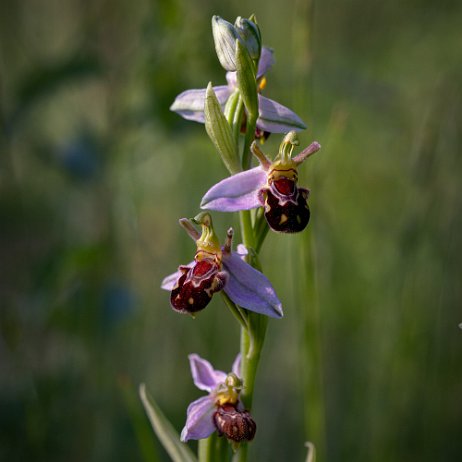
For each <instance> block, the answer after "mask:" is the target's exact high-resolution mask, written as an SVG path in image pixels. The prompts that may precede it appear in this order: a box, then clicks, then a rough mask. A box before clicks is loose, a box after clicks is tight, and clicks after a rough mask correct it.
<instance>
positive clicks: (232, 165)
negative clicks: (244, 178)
mask: <svg viewBox="0 0 462 462" xmlns="http://www.w3.org/2000/svg"><path fill="white" fill-rule="evenodd" d="M204 114H205V129H206V131H207V134H208V135H209V138H210V139H211V140H212V143H213V144H214V145H215V147H216V148H217V151H218V152H219V154H220V156H221V158H222V159H223V162H224V164H225V166H226V168H227V169H228V170H229V172H230V173H231V174H235V173H238V172H240V171H241V168H240V165H239V160H238V155H237V148H236V144H235V143H234V140H233V134H232V132H231V127H230V125H229V124H228V121H227V120H226V117H225V115H224V114H223V112H222V111H221V106H220V103H219V102H218V99H217V97H216V95H215V92H214V91H213V88H212V83H211V82H209V84H208V85H207V91H206V93H205V106H204Z"/></svg>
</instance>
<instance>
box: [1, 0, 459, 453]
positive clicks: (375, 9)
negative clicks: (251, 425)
mask: <svg viewBox="0 0 462 462" xmlns="http://www.w3.org/2000/svg"><path fill="white" fill-rule="evenodd" d="M251 13H256V15H257V18H258V21H259V23H260V25H261V28H262V33H263V38H264V43H265V44H267V45H268V46H271V47H273V48H275V51H276V60H277V64H276V66H275V67H274V68H273V70H272V71H271V73H270V74H269V75H268V87H267V90H266V91H265V94H266V95H267V96H269V97H271V98H273V99H276V100H278V101H280V102H282V103H283V104H286V105H287V106H289V107H291V108H293V109H294V110H295V111H296V112H297V113H299V114H300V115H301V116H302V118H303V119H304V120H305V121H306V122H307V123H308V125H309V130H308V131H307V132H305V133H303V134H301V136H300V138H301V144H302V145H307V144H309V143H310V142H311V141H312V140H313V139H316V140H318V141H319V142H321V144H322V145H323V149H322V151H321V152H320V153H319V154H318V155H316V156H315V157H313V158H312V159H310V160H309V161H308V162H307V163H306V164H305V165H304V166H303V167H302V169H301V172H300V173H301V180H300V183H301V185H303V186H308V187H310V188H311V190H312V195H311V208H312V222H311V224H310V226H309V228H308V230H306V231H305V232H303V233H302V234H300V235H297V236H278V235H270V236H269V237H268V241H267V243H266V244H265V247H264V249H263V252H262V263H263V266H264V268H265V271H266V272H267V274H268V275H269V277H270V278H271V280H272V281H273V283H274V285H275V287H276V289H277V290H278V293H279V295H280V298H281V299H282V300H283V303H284V306H285V313H286V316H285V318H284V319H283V320H281V321H272V322H271V323H270V328H269V333H268V338H267V345H266V348H265V350H264V355H263V359H262V364H261V370H260V375H259V379H258V383H257V386H258V388H259V391H258V393H257V396H256V399H255V406H254V415H255V418H256V420H257V422H258V423H259V428H258V433H257V439H256V441H255V444H253V446H252V451H253V453H252V457H251V460H256V461H280V460H290V461H301V460H303V458H304V455H305V449H304V447H303V443H304V441H306V440H311V441H313V442H314V443H315V444H316V445H317V447H318V449H319V451H320V460H326V461H342V462H344V461H355V462H361V461H364V462H370V461H379V462H380V461H384V462H385V461H390V460H393V461H419V462H425V461H432V462H434V461H435V460H437V461H452V460H456V459H457V458H458V456H459V455H460V453H461V451H462V439H461V438H460V428H461V422H462V408H461V407H460V394H461V390H462V379H461V366H462V348H461V341H462V331H461V330H460V329H459V327H458V324H459V323H460V322H461V321H462V312H461V301H462V293H461V291H462V285H461V280H462V278H461V270H460V268H461V259H462V237H461V236H462V233H461V229H462V226H461V225H462V213H461V210H462V195H461V194H460V185H461V182H460V178H461V174H462V160H461V149H460V148H461V133H462V132H461V126H462V116H461V111H460V107H461V105H462V92H461V88H460V82H461V81H462V79H461V78H462V69H461V67H462V60H461V52H460V50H461V49H462V38H461V34H460V20H461V6H460V2H457V1H455V0H454V1H451V0H445V1H440V2H434V1H429V0H428V1H427V0H407V1H404V2H393V1H392V2H383V1H380V2H379V1H377V0H368V1H365V0H347V1H338V0H337V1H334V0H325V1H322V2H321V1H319V2H315V1H307V0H305V1H302V0H288V1H285V2H277V3H276V2H275V3H274V4H273V3H271V4H269V3H268V2H263V1H259V0H250V1H249V2H246V3H245V5H243V4H241V2H238V1H231V2H228V3H227V4H226V6H224V4H222V2H215V1H212V0H191V1H186V0H174V1H172V0H169V1H167V0H154V1H147V0H132V1H130V2H125V1H121V0H112V1H107V0H97V1H93V2H83V1H80V0H66V1H65V2H56V1H52V0H38V1H34V2H25V1H23V2H18V1H13V0H6V1H3V2H2V4H1V7H0V39H1V44H0V46H1V48H0V50H1V54H0V58H1V60H0V72H1V74H0V84H1V86H0V91H1V93H0V95H1V96H0V109H1V118H2V120H1V122H2V133H1V138H0V143H1V144H0V146H1V155H0V292H1V296H0V303H1V310H0V327H1V330H0V459H1V460H5V461H7V460H8V461H23V460H34V461H45V460H46V461H48V462H53V461H61V460H68V461H82V460H86V461H98V462H99V461H105V460H111V461H116V460H117V461H118V460H120V461H126V460H130V461H138V460H139V461H142V460H143V461H148V460H149V461H157V460H159V461H162V460H168V459H167V457H166V455H165V453H164V452H163V449H162V448H161V447H160V445H159V443H158V442H157V440H156V439H155V438H154V437H153V436H152V434H151V432H150V428H149V426H148V422H147V419H146V418H145V416H144V413H143V410H142V408H141V405H140V402H139V400H138V398H137V396H136V388H137V385H138V383H140V382H141V381H144V382H146V384H147V386H148V389H149V390H150V392H151V393H152V394H153V395H154V396H155V397H156V399H157V401H158V403H159V404H160V405H161V407H162V409H163V410H164V411H165V413H166V414H167V415H168V416H169V417H170V418H171V420H172V422H173V423H174V424H175V426H176V428H178V430H180V429H181V427H182V425H183V424H184V417H185V408H186V406H187V404H188V403H189V402H190V401H192V400H193V399H196V398H197V397H198V396H199V395H200V392H199V391H198V390H197V389H195V388H194V386H193V384H192V380H191V377H190V373H189V366H188V362H187V355H188V353H190V352H197V353H199V354H200V355H202V356H204V357H207V358H208V359H210V360H211V361H212V362H213V363H214V364H215V366H216V367H217V368H220V369H224V370H228V369H229V368H230V366H231V363H232V360H233V358H234V356H235V354H236V352H237V348H238V328H237V326H236V325H235V322H234V320H233V318H232V316H231V314H230V313H229V312H228V311H227V310H226V309H225V307H224V305H223V303H222V301H221V300H220V298H219V297H216V299H215V300H213V301H212V303H211V305H210V306H209V307H208V308H207V309H206V310H205V311H204V312H203V313H202V314H201V315H200V316H199V317H198V318H197V319H196V320H194V321H193V320H191V319H189V318H187V317H184V316H179V315H177V314H175V313H174V312H173V311H172V310H171V309H170V308H169V304H168V294H167V293H166V292H163V291H161V290H160V288H159V285H160V281H161V280H162V278H163V277H164V276H165V275H166V274H168V273H170V272H173V271H174V270H175V269H176V267H177V266H178V265H179V264H180V263H185V262H188V261H190V260H191V257H192V254H193V252H194V249H193V247H192V246H191V241H190V240H189V238H188V237H187V236H186V235H185V234H184V233H183V232H182V231H181V229H180V228H179V226H178V225H177V220H178V218H180V217H183V216H188V217H189V216H193V215H195V214H196V213H197V210H198V209H197V207H198V203H199V201H200V198H201V196H202V194H203V193H204V191H205V190H206V189H207V188H208V187H209V186H210V185H212V184H213V183H214V182H216V181H217V180H218V179H220V178H222V177H223V176H224V175H225V170H224V168H223V166H222V165H221V162H220V160H219V158H218V156H217V155H216V153H215V152H214V148H213V146H212V144H211V143H210V142H209V140H208V139H207V137H206V135H205V130H204V128H203V126H201V125H198V124H194V123H188V122H186V121H184V120H182V119H181V118H179V117H178V116H177V115H175V114H172V113H170V112H169V110H168V107H169V105H170V104H171V102H172V101H173V99H174V97H175V96H176V94H178V93H179V92H181V91H183V90H184V89H187V88H202V87H205V86H206V84H207V82H208V81H209V80H212V81H213V82H214V83H215V84H220V83H223V82H224V75H223V71H222V70H221V68H220V67H219V64H218V61H217V60H216V57H215V53H214V49H213V43H212V38H211V30H210V18H211V16H212V15H213V14H219V15H221V16H223V17H225V18H226V19H228V20H233V19H234V18H235V17H236V16H238V15H243V16H248V15H250V14H251ZM279 142H280V138H279V137H277V136H272V137H271V138H270V139H269V140H268V142H267V143H266V144H265V146H264V149H265V151H266V152H268V153H274V152H275V150H276V149H277V146H278V144H279ZM215 221H216V228H217V231H218V233H220V234H221V235H223V236H224V233H225V230H226V228H227V227H228V226H229V225H230V224H234V226H236V225H237V223H236V222H235V218H234V217H232V216H230V215H223V214H221V215H220V214H218V215H216V216H215Z"/></svg>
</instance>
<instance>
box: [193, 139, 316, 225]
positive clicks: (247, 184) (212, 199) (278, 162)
mask: <svg viewBox="0 0 462 462" xmlns="http://www.w3.org/2000/svg"><path fill="white" fill-rule="evenodd" d="M296 145H298V140H297V138H296V133H295V132H294V131H292V132H289V133H288V134H287V135H286V136H285V137H284V139H283V141H282V143H281V146H280V148H279V154H278V155H277V156H276V158H275V160H274V161H271V160H269V159H268V158H267V157H266V156H265V154H264V153H263V152H262V151H261V150H260V148H259V147H258V146H257V144H256V143H255V142H254V143H253V144H252V146H251V149H252V152H253V154H254V155H255V157H257V159H258V160H259V162H260V165H259V166H258V167H255V168H252V169H250V170H246V171H244V172H241V173H237V174H236V175H233V176H230V177H228V178H226V179H224V180H222V181H220V182H219V183H217V184H216V185H214V186H212V187H211V188H210V189H209V190H208V191H207V192H206V193H205V195H204V197H203V198H202V202H201V207H202V208H203V209H207V210H218V211H221V212H236V211H239V210H250V209H254V208H257V207H264V214H265V218H266V221H267V222H268V225H269V227H270V228H271V229H273V230H274V231H277V232H281V233H295V232H299V231H302V230H303V229H305V227H306V226H307V224H308V222H309V219H310V208H309V206H308V196H309V193H310V191H309V189H305V188H299V187H298V186H297V182H298V171H297V167H298V166H299V165H300V164H301V163H302V162H304V161H305V160H306V159H307V158H308V157H309V156H311V155H312V154H314V153H315V152H317V151H319V149H320V148H321V145H320V144H319V143H318V142H316V141H314V142H313V143H311V144H310V145H309V146H308V147H307V148H306V149H304V150H303V151H302V152H301V153H300V154H298V155H297V156H295V157H292V151H293V149H294V146H296Z"/></svg>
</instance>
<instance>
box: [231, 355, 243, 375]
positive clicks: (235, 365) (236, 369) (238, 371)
mask: <svg viewBox="0 0 462 462" xmlns="http://www.w3.org/2000/svg"><path fill="white" fill-rule="evenodd" d="M241 360H242V355H241V354H240V353H238V355H237V356H236V359H235V360H234V362H233V368H232V369H231V371H232V372H234V373H235V374H236V375H237V376H238V377H242V376H241Z"/></svg>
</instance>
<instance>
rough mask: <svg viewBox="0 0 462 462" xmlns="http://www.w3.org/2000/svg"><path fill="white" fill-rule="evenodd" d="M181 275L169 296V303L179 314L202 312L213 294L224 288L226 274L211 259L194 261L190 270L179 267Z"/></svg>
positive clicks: (185, 267)
mask: <svg viewBox="0 0 462 462" xmlns="http://www.w3.org/2000/svg"><path fill="white" fill-rule="evenodd" d="M179 270H180V272H181V273H182V274H181V276H180V278H179V279H178V281H177V283H176V285H175V287H174V288H173V289H172V292H171V294H170V303H171V305H172V308H173V309H174V310H175V311H178V312H180V313H189V314H192V313H197V312H198V311H201V310H203V309H204V308H205V307H206V306H207V305H208V304H209V302H210V300H211V299H212V295H213V294H214V293H215V292H219V291H220V290H222V289H223V287H224V286H225V283H226V280H227V276H228V274H227V273H226V272H224V271H221V268H220V266H219V265H218V264H217V263H216V262H215V261H214V260H213V259H208V258H206V259H202V260H199V261H195V262H194V264H193V266H192V267H191V268H189V267H187V266H180V268H179Z"/></svg>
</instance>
